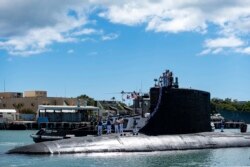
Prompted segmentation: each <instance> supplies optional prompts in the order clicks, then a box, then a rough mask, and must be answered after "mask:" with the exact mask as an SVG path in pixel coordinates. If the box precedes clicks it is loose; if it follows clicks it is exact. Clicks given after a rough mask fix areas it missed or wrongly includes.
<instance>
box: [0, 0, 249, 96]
mask: <svg viewBox="0 0 250 167" xmlns="http://www.w3.org/2000/svg"><path fill="white" fill-rule="evenodd" d="M0 30H1V31H0V91H2V92H3V91H6V92H24V91H27V90H45V91H47V92H48V96H51V97H76V96H79V95H81V94H86V95H88V96H90V97H93V98H95V99H97V100H110V99H111V98H112V97H115V98H116V99H117V100H121V94H120V92H121V91H122V90H123V91H141V92H145V93H147V92H149V90H150V87H152V86H153V85H154V79H155V78H159V76H160V75H161V74H162V73H163V72H164V71H165V70H166V69H169V70H171V71H173V73H174V76H175V77H178V78H179V86H180V87H181V88H193V89H198V90H204V91H208V92H210V93H211V98H222V99H224V98H231V99H237V100H239V101H246V100H247V101H249V100H250V88H249V86H250V44H249V35H250V1H248V0H209V1H200V0H168V1H164V0H143V1H141V0H126V1H125V0H120V1H111V0H110V1H109V0H102V1H100V0H71V1H68V0H53V1H51V0H43V1H41V0H11V1H10V0H0Z"/></svg>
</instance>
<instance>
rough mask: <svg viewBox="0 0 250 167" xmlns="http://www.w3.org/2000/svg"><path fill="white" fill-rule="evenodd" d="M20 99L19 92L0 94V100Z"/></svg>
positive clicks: (20, 94) (21, 95) (21, 94)
mask: <svg viewBox="0 0 250 167" xmlns="http://www.w3.org/2000/svg"><path fill="white" fill-rule="evenodd" d="M21 97H23V93H21V92H0V99H5V98H21Z"/></svg>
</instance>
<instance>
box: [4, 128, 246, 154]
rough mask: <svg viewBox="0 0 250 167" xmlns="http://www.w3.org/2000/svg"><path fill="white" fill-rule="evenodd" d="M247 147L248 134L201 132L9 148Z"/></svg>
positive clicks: (41, 150) (32, 150) (28, 150)
mask: <svg viewBox="0 0 250 167" xmlns="http://www.w3.org/2000/svg"><path fill="white" fill-rule="evenodd" d="M228 147H250V133H232V132H230V133H221V132H202V133H193V134H181V135H180V134H179V135H159V136H147V135H143V134H139V135H138V136H132V135H129V136H118V135H115V134H112V135H103V136H96V137H93V136H86V137H76V138H72V139H63V140H57V141H49V142H42V143H35V144H31V145H27V146H22V147H18V148H14V149H12V150H9V151H8V153H9V154H12V153H18V154H63V153H100V152H152V151H170V150H191V149H207V148H228Z"/></svg>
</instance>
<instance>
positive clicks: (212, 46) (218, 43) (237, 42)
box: [200, 36, 245, 55]
mask: <svg viewBox="0 0 250 167" xmlns="http://www.w3.org/2000/svg"><path fill="white" fill-rule="evenodd" d="M244 45H245V42H244V41H243V40H241V39H239V38H237V37H234V36H230V37H223V38H216V39H207V40H206V41H205V42H204V47H205V49H204V50H203V51H202V52H201V53H200V55H206V54H210V53H212V54H218V53H220V52H222V51H223V48H231V49H235V50H237V49H238V48H239V47H242V46H244Z"/></svg>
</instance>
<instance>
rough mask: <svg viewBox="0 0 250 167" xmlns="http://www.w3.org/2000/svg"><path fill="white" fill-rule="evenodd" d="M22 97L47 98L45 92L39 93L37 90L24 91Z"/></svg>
mask: <svg viewBox="0 0 250 167" xmlns="http://www.w3.org/2000/svg"><path fill="white" fill-rule="evenodd" d="M24 97H47V91H39V90H33V91H25V92H24Z"/></svg>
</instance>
